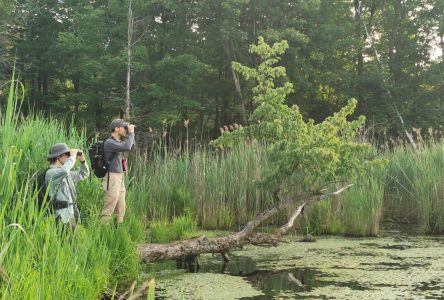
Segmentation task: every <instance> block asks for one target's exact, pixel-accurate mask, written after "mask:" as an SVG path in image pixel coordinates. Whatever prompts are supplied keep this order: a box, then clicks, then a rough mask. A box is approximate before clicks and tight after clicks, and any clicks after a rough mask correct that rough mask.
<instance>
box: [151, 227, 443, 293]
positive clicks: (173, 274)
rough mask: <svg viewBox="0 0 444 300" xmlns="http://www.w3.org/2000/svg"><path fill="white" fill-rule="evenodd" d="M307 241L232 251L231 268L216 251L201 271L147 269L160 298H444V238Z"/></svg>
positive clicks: (394, 235)
mask: <svg viewBox="0 0 444 300" xmlns="http://www.w3.org/2000/svg"><path fill="white" fill-rule="evenodd" d="M300 239H301V237H295V236H293V237H288V238H287V239H286V240H285V242H284V243H282V244H281V245H279V246H278V247H266V248H264V247H255V246H248V247H244V248H243V249H241V250H236V251H233V252H231V253H230V258H231V262H230V263H229V264H228V266H225V267H224V266H223V263H222V259H221V257H220V255H211V254H209V255H202V256H201V257H200V263H201V266H200V269H199V270H198V271H197V272H188V271H185V270H181V269H177V268H176V265H175V263H174V262H166V263H162V264H155V265H151V266H149V270H147V271H148V272H149V274H150V276H155V277H156V280H157V283H156V299H243V300H247V299H252V300H253V299H254V300H258V299H260V300H262V299H444V237H433V236H411V235H403V234H400V233H398V232H385V233H384V235H383V236H381V237H377V238H342V237H320V238H318V239H317V241H316V242H313V243H304V242H300V241H299V240H300Z"/></svg>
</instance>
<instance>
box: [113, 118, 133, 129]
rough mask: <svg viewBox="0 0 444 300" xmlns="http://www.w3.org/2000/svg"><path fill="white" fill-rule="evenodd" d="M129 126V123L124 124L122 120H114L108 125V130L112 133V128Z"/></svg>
mask: <svg viewBox="0 0 444 300" xmlns="http://www.w3.org/2000/svg"><path fill="white" fill-rule="evenodd" d="M128 125H129V123H128V122H125V121H124V120H122V119H115V120H113V121H112V122H111V124H110V126H109V127H110V128H109V129H110V130H111V131H113V129H114V128H116V127H126V126H128Z"/></svg>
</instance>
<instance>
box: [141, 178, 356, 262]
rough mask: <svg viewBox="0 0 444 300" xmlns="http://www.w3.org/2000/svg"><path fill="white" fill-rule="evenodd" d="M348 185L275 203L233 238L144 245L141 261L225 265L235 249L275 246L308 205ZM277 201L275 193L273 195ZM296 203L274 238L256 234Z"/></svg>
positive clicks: (197, 239) (341, 190)
mask: <svg viewBox="0 0 444 300" xmlns="http://www.w3.org/2000/svg"><path fill="white" fill-rule="evenodd" d="M351 186H352V185H351V184H350V185H347V186H345V187H343V188H341V189H340V190H338V191H336V192H333V193H329V194H324V193H322V192H313V193H311V194H308V195H304V196H299V197H297V198H296V199H295V200H294V201H287V202H282V201H280V200H278V201H277V205H276V206H275V207H273V208H270V209H268V210H266V211H264V212H262V213H261V214H260V215H259V216H257V217H256V218H255V219H254V220H252V221H250V222H248V223H247V224H246V225H245V227H244V228H243V229H242V230H241V231H239V232H237V233H234V234H232V235H229V236H225V237H217V238H206V237H205V236H201V237H197V238H193V239H188V240H183V241H177V242H172V243H168V244H143V245H140V246H139V253H140V257H141V259H142V260H143V261H144V262H147V263H149V262H154V261H160V260H167V259H177V258H183V257H189V256H196V255H199V254H202V253H220V254H222V257H223V259H224V261H225V262H227V261H228V255H227V253H228V252H229V251H230V250H231V249H234V248H238V247H241V246H244V245H274V246H275V245H277V244H278V243H279V242H280V241H281V240H282V236H283V235H285V234H286V233H287V232H288V231H289V230H290V229H291V228H292V227H293V225H294V221H295V220H296V218H297V217H298V216H299V215H300V214H301V212H302V210H303V209H304V207H305V206H306V205H308V204H310V203H314V202H318V201H321V200H323V199H326V198H329V197H335V196H337V195H339V194H340V193H342V192H343V191H345V190H346V189H348V188H350V187H351ZM275 197H276V198H277V199H278V197H277V193H275ZM292 203H296V204H297V208H296V210H295V212H294V213H293V215H292V216H291V218H290V219H289V220H288V222H287V223H286V224H285V225H283V226H282V227H280V228H279V229H278V230H277V231H276V232H275V233H273V234H265V233H255V232H254V230H255V229H256V228H257V227H258V226H259V225H260V224H261V223H262V222H264V221H265V220H267V219H268V218H270V217H272V216H274V215H276V214H277V213H279V212H280V211H282V210H284V209H285V208H287V207H288V206H289V205H290V204H292Z"/></svg>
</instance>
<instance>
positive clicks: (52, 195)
mask: <svg viewBox="0 0 444 300" xmlns="http://www.w3.org/2000/svg"><path fill="white" fill-rule="evenodd" d="M76 159H78V160H79V161H80V170H79V171H72V170H71V169H72V168H73V167H74V165H75V163H76ZM48 161H49V163H50V164H51V165H50V167H49V169H48V170H47V171H46V173H45V182H46V185H47V186H48V187H49V192H48V194H49V199H51V203H52V205H53V208H54V216H55V218H56V221H57V223H62V224H66V225H67V226H68V227H69V228H70V229H72V230H74V228H75V227H76V225H77V224H79V223H80V222H81V220H80V212H79V208H78V207H77V202H76V201H77V191H76V186H75V184H76V183H77V182H79V181H80V180H84V179H86V178H88V176H89V168H88V164H87V163H86V161H85V157H84V155H83V153H82V152H81V151H80V150H78V149H69V148H68V146H67V145H66V144H63V143H58V144H55V145H53V146H52V147H51V151H50V153H49V155H48Z"/></svg>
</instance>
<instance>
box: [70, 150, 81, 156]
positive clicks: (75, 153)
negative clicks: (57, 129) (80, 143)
mask: <svg viewBox="0 0 444 300" xmlns="http://www.w3.org/2000/svg"><path fill="white" fill-rule="evenodd" d="M77 152H79V149H71V150H69V156H77Z"/></svg>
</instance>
